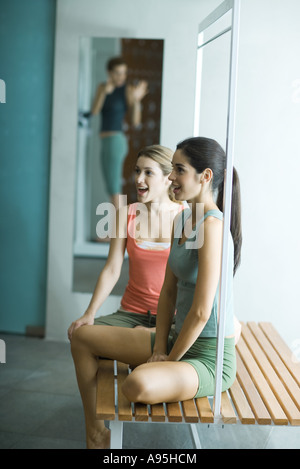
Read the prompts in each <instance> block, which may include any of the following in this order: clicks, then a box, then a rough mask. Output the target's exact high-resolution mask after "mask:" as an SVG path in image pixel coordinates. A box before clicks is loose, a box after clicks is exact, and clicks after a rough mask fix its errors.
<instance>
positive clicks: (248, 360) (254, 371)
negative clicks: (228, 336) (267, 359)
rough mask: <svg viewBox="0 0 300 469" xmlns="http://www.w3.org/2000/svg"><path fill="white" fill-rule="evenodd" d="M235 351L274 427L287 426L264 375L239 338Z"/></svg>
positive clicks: (242, 340) (285, 418)
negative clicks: (236, 350)
mask: <svg viewBox="0 0 300 469" xmlns="http://www.w3.org/2000/svg"><path fill="white" fill-rule="evenodd" d="M237 349H238V351H239V354H240V356H241V358H242V360H243V362H244V364H245V366H246V368H247V370H248V372H249V375H250V376H251V379H252V380H253V382H254V384H255V386H256V388H257V390H258V391H259V393H260V395H261V398H262V400H263V401H264V403H265V406H266V407H267V409H268V411H269V413H270V415H271V417H272V420H273V422H274V424H275V425H287V424H288V419H287V417H286V415H285V413H284V412H283V410H282V408H281V407H280V405H279V403H278V401H277V399H276V397H275V396H274V393H273V391H272V389H271V388H270V386H269V384H268V383H267V381H266V379H265V377H264V375H263V374H262V372H261V370H260V368H259V366H258V365H257V363H256V361H255V359H254V358H253V356H252V354H251V352H250V350H249V349H248V347H247V345H246V343H245V341H244V339H243V337H240V339H239V341H238V343H237Z"/></svg>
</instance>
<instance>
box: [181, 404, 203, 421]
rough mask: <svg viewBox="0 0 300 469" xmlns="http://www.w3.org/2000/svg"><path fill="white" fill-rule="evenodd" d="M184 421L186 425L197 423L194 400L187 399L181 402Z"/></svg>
mask: <svg viewBox="0 0 300 469" xmlns="http://www.w3.org/2000/svg"><path fill="white" fill-rule="evenodd" d="M181 405H182V411H183V416H184V420H185V421H186V422H187V423H197V422H199V417H198V412H197V408H196V406H195V401H194V399H188V400H186V401H182V402H181Z"/></svg>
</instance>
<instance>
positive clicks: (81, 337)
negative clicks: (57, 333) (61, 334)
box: [70, 326, 91, 353]
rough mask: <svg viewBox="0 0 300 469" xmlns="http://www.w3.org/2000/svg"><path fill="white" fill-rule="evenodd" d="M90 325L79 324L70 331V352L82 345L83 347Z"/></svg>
mask: <svg viewBox="0 0 300 469" xmlns="http://www.w3.org/2000/svg"><path fill="white" fill-rule="evenodd" d="M89 327H91V326H81V327H78V328H77V329H75V331H73V333H72V338H71V341H70V342H71V351H72V353H73V352H74V351H76V350H78V349H80V348H82V347H84V345H85V343H86V340H87V333H88V328H89Z"/></svg>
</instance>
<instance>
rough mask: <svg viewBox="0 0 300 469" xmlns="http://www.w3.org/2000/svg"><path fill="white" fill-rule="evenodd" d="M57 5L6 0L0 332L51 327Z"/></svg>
mask: <svg viewBox="0 0 300 469" xmlns="http://www.w3.org/2000/svg"><path fill="white" fill-rule="evenodd" d="M55 7H56V2H55V0H0V79H2V80H4V81H5V84H6V103H4V104H3V103H2V104H0V331H2V332H3V331H4V332H14V333H21V334H22V333H25V328H26V326H27V325H33V326H43V325H44V324H45V307H46V279H47V233H48V203H49V194H48V193H49V168H50V140H51V111H52V109H51V106H52V82H53V63H54V60H53V55H54V37H55Z"/></svg>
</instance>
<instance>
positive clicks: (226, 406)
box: [221, 392, 236, 423]
mask: <svg viewBox="0 0 300 469" xmlns="http://www.w3.org/2000/svg"><path fill="white" fill-rule="evenodd" d="M221 414H222V418H223V422H224V423H236V415H235V411H234V409H233V407H232V405H231V402H230V399H229V397H228V394H227V392H222V394H221Z"/></svg>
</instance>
